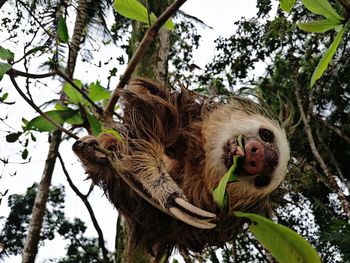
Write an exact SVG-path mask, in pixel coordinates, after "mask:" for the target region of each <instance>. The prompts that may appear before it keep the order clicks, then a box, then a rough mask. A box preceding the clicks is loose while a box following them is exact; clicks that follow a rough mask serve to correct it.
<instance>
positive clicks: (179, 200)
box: [73, 134, 216, 229]
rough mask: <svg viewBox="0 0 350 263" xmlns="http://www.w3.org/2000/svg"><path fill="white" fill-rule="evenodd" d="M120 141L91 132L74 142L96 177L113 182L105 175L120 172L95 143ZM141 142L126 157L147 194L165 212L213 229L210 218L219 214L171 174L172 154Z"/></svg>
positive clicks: (108, 146)
mask: <svg viewBox="0 0 350 263" xmlns="http://www.w3.org/2000/svg"><path fill="white" fill-rule="evenodd" d="M118 143H120V142H118V141H117V140H116V139H115V137H114V136H112V135H110V134H101V135H100V136H98V137H97V138H96V137H94V136H91V135H88V136H84V137H82V138H81V139H80V140H78V141H77V142H76V143H75V144H74V145H73V150H74V152H75V153H76V154H77V156H78V157H79V158H80V160H81V161H82V163H83V165H84V167H85V169H86V170H87V172H88V173H89V174H90V176H91V178H92V179H93V180H94V181H105V183H111V182H110V180H111V178H113V176H108V178H107V177H106V176H105V175H107V174H108V175H110V174H114V176H118V175H117V174H116V172H114V171H110V170H111V169H113V168H112V167H111V166H110V165H109V164H108V161H107V158H106V157H105V156H104V155H103V154H102V153H100V152H98V151H96V150H95V147H94V145H98V146H100V147H102V148H106V149H112V150H113V149H117V148H118V147H117V144H118ZM138 143H139V147H137V148H138V149H140V150H137V149H136V150H134V151H132V153H130V155H128V156H126V158H125V160H124V161H125V162H126V163H127V165H128V166H129V167H132V177H133V179H135V180H137V181H138V182H139V183H140V184H141V185H142V186H143V188H144V189H145V190H146V192H147V194H148V195H149V196H150V197H151V198H152V199H153V200H154V201H156V202H157V203H158V204H159V205H160V206H161V207H162V208H163V212H166V213H167V214H170V215H171V216H173V217H175V218H177V219H178V220H181V221H183V222H185V223H186V224H189V225H192V226H194V227H196V228H200V229H210V228H213V227H215V224H213V223H211V222H210V220H212V219H214V218H215V217H216V215H215V214H213V213H210V212H207V211H204V210H202V209H200V208H198V207H196V206H194V205H192V204H190V203H189V202H188V201H187V198H186V196H185V194H184V193H183V191H182V190H181V189H180V188H179V186H178V185H177V184H176V183H175V181H174V180H173V179H172V178H171V176H170V175H169V173H168V171H167V169H166V163H168V162H169V158H167V157H165V156H166V155H165V153H164V150H163V148H162V146H161V145H159V144H158V145H157V144H156V143H154V142H152V143H151V142H147V141H139V142H138ZM117 154H118V153H117ZM124 157H125V156H124ZM122 159H123V157H122ZM164 160H165V161H166V162H164ZM122 163H123V160H122V162H121V164H122ZM99 171H101V172H99ZM129 173H130V172H129ZM112 180H113V179H112ZM108 181H109V182H108ZM164 210H165V211H164Z"/></svg>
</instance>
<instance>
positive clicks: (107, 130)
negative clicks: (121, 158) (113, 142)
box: [102, 129, 123, 142]
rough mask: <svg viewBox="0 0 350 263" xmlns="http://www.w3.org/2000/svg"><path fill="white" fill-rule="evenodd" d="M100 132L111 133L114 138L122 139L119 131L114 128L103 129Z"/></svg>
mask: <svg viewBox="0 0 350 263" xmlns="http://www.w3.org/2000/svg"><path fill="white" fill-rule="evenodd" d="M102 132H103V133H108V134H112V135H113V136H114V137H115V138H117V140H118V141H121V142H122V141H123V138H122V136H121V135H120V133H119V132H118V131H116V130H114V129H103V130H102Z"/></svg>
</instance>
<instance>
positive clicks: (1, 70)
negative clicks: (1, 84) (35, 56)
mask: <svg viewBox="0 0 350 263" xmlns="http://www.w3.org/2000/svg"><path fill="white" fill-rule="evenodd" d="M11 68H12V66H11V65H10V64H7V63H2V62H0V80H2V77H3V76H4V75H5V74H6V72H7V71H9V70H10V69H11Z"/></svg>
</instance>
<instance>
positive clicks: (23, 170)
mask: <svg viewBox="0 0 350 263" xmlns="http://www.w3.org/2000/svg"><path fill="white" fill-rule="evenodd" d="M255 5H256V0H245V1H238V0H226V1H225V0H216V1H209V0H188V1H187V2H186V3H185V4H184V5H183V7H182V8H181V9H182V10H183V11H185V12H186V13H188V14H190V15H192V16H195V17H197V18H199V19H201V20H203V21H204V22H205V23H206V24H207V25H209V26H211V27H212V28H213V30H210V29H203V28H199V29H198V30H199V33H201V34H202V36H203V38H202V40H201V42H200V47H199V49H198V50H197V51H196V52H195V56H194V59H195V63H196V64H197V65H199V66H200V67H204V65H205V64H206V63H207V62H208V61H209V60H210V59H211V58H212V56H213V52H214V43H213V41H214V40H215V39H216V38H217V37H218V36H229V35H231V34H232V32H233V23H234V21H237V20H238V19H239V18H241V17H242V16H245V17H252V16H254V15H255V13H256V8H255ZM3 8H6V7H5V6H4V7H3ZM0 34H3V33H1V32H0ZM4 38H6V36H4V35H0V45H1V46H5V47H7V48H10V49H12V50H13V49H14V48H15V46H13V45H12V46H11V45H10V46H6V45H5V44H4V42H2V41H3V39H4ZM100 52H101V53H102V54H103V52H110V50H108V49H107V48H103V47H102V48H101V51H100ZM80 68H82V67H80ZM104 72H107V71H106V69H105V68H104V69H99V68H93V69H91V70H89V68H84V70H81V72H77V74H76V75H78V74H79V78H80V79H82V80H83V81H95V80H96V79H100V80H101V82H102V85H106V83H107V81H106V80H104V79H103V76H104V74H105V73H104ZM120 73H121V72H120ZM57 84H58V83H55V82H53V86H55V85H57ZM113 86H114V85H113V84H112V87H113ZM1 87H3V88H5V89H8V90H10V95H11V96H10V99H9V100H14V101H16V102H17V103H16V106H10V107H5V106H4V107H3V106H2V105H1V107H0V117H1V118H2V117H4V115H5V114H6V113H7V112H9V117H10V118H11V125H13V126H15V127H20V123H21V118H22V117H25V118H27V119H31V118H33V117H34V116H35V115H36V114H35V113H34V111H33V110H32V109H31V108H30V107H29V106H27V105H24V103H23V100H22V99H21V98H20V97H18V96H16V94H15V92H14V91H13V89H12V88H11V84H9V82H8V79H4V81H2V82H0V88H1ZM49 90H50V87H49ZM53 92H54V90H51V92H49V94H48V97H50V96H51V97H52V94H53ZM45 93H47V90H45V92H43V90H39V91H38V92H37V93H35V96H37V97H35V98H38V99H39V98H42V96H43V94H45ZM6 130H7V131H8V130H9V129H8V128H7V127H3V125H2V124H0V140H1V144H0V145H1V148H0V157H3V156H10V157H14V156H15V155H18V154H20V153H19V152H18V151H19V148H18V147H17V146H16V145H15V144H8V143H6V142H5V135H6V133H5V132H4V131H6ZM38 137H40V138H39V140H38V142H37V143H35V145H33V149H31V150H30V154H31V155H32V156H33V158H32V161H31V162H30V163H28V164H26V165H16V166H11V168H10V169H9V170H5V172H4V173H3V177H2V178H1V179H0V192H4V190H6V189H9V193H8V195H10V194H14V193H20V194H23V193H24V192H25V191H26V189H27V188H28V187H29V186H31V185H32V184H33V182H34V181H35V182H39V180H40V177H41V174H42V171H43V166H44V161H45V159H46V154H47V150H48V144H47V143H46V141H47V139H46V137H47V136H46V135H45V136H38ZM71 144H72V141H69V142H64V143H63V144H62V145H61V146H60V149H61V150H62V149H63V151H61V152H63V153H64V154H65V155H64V159H65V162H66V165H67V169H68V171H71V176H72V178H73V180H74V181H75V183H76V185H78V186H79V188H80V190H81V191H82V192H83V193H86V191H87V189H88V188H89V186H90V183H89V182H87V181H84V178H85V175H84V171H83V169H82V168H81V167H80V165H79V164H78V163H77V158H76V157H75V156H74V154H73V153H72V151H71ZM4 146H5V148H4ZM11 159H12V158H11ZM17 160H20V157H19V158H17ZM0 168H1V166H0ZM15 170H16V171H17V175H16V176H9V173H8V172H14V171H15ZM52 184H53V185H59V184H63V185H65V186H66V195H67V198H66V202H65V205H66V209H65V212H66V216H68V217H69V218H71V219H73V218H74V217H79V218H81V219H82V220H83V221H85V222H86V224H87V225H88V229H87V234H88V235H89V236H96V234H95V233H96V231H95V229H94V228H93V227H92V225H91V223H90V218H89V215H88V213H87V211H86V208H85V206H84V205H83V203H82V202H81V200H80V199H79V198H78V197H77V196H76V195H75V194H74V193H73V192H72V191H71V190H70V188H69V186H67V183H66V180H65V177H64V175H63V173H62V171H61V169H60V165H59V164H58V165H56V169H55V172H54V176H53V182H52ZM8 195H7V196H8ZM90 202H91V203H92V206H93V209H94V211H95V215H96V216H97V219H98V222H99V223H100V226H101V228H102V230H103V233H104V236H105V239H106V241H107V247H108V248H109V249H110V250H113V247H114V238H115V226H116V216H117V214H116V210H115V209H114V208H113V207H112V205H111V204H110V203H109V202H108V201H107V199H106V198H105V197H104V196H103V194H102V192H101V191H100V190H98V189H97V187H96V188H95V191H94V192H93V193H92V194H91V196H90ZM6 204H7V197H5V198H3V201H2V205H1V206H0V216H5V217H6V216H7V215H8V213H9V209H8V208H7V207H6ZM65 245H66V243H64V242H62V241H60V240H59V239H55V240H54V241H50V242H46V243H45V246H44V247H42V248H40V249H39V254H38V257H37V261H36V262H45V259H47V258H55V257H57V258H58V257H61V256H63V255H65ZM6 262H8V263H12V262H13V263H14V262H20V257H11V258H7V259H6Z"/></svg>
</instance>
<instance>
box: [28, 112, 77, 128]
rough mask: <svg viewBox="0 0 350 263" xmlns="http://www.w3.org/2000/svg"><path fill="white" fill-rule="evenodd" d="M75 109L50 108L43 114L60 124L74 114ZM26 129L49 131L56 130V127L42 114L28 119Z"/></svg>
mask: <svg viewBox="0 0 350 263" xmlns="http://www.w3.org/2000/svg"><path fill="white" fill-rule="evenodd" d="M76 112H77V111H76V110H72V109H69V110H52V111H47V112H45V114H46V115H47V116H48V117H50V119H52V120H53V121H54V122H56V123H57V124H59V125H62V124H63V123H64V122H65V121H66V120H67V119H69V118H70V117H72V116H73V115H74V114H76ZM25 129H26V130H36V131H40V132H46V131H48V132H50V131H55V130H57V127H56V126H55V125H53V124H52V123H51V122H49V121H48V120H47V119H45V118H44V117H43V116H37V117H35V118H34V119H32V120H30V121H29V122H28V123H27V125H26V127H25Z"/></svg>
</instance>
